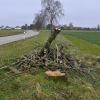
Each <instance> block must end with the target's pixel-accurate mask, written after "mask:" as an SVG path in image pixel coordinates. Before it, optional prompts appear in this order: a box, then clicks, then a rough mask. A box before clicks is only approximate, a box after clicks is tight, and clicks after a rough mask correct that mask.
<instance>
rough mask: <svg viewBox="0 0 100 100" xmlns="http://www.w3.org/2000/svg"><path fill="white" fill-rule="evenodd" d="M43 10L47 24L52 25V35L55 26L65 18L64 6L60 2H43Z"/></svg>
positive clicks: (46, 0)
mask: <svg viewBox="0 0 100 100" xmlns="http://www.w3.org/2000/svg"><path fill="white" fill-rule="evenodd" d="M41 4H42V9H43V12H44V14H45V17H46V22H47V23H48V24H50V25H51V27H50V28H51V33H52V32H53V25H54V23H55V22H57V21H58V18H60V17H61V16H63V15H64V14H63V8H62V4H61V2H60V1H58V0H42V2H41Z"/></svg>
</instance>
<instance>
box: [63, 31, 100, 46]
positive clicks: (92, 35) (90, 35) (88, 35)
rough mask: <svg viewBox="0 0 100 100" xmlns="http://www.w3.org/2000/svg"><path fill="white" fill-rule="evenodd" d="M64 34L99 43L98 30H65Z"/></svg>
mask: <svg viewBox="0 0 100 100" xmlns="http://www.w3.org/2000/svg"><path fill="white" fill-rule="evenodd" d="M65 32H66V34H68V35H71V36H74V37H76V38H80V39H82V40H86V41H88V42H91V43H93V44H98V45H100V32H93V31H87V32H85V31H65Z"/></svg>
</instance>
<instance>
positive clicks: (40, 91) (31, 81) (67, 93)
mask: <svg viewBox="0 0 100 100" xmlns="http://www.w3.org/2000/svg"><path fill="white" fill-rule="evenodd" d="M68 36H69V37H68ZM48 37H49V32H48V31H41V32H40V34H39V35H38V36H35V37H33V38H30V39H27V40H21V41H18V42H14V43H11V44H7V45H3V46H0V64H1V67H2V66H3V65H9V64H11V63H13V61H14V59H16V58H19V57H21V56H23V55H26V54H29V53H32V51H33V50H34V49H35V48H37V47H39V46H40V47H41V46H43V44H44V43H45V42H46V40H47V39H48ZM59 40H60V41H59ZM72 40H74V38H71V37H70V35H65V34H64V35H63V34H60V35H59V36H58V37H57V39H56V40H55V41H54V42H53V45H52V46H55V44H56V43H58V42H59V43H61V44H62V43H64V44H65V45H64V46H67V43H68V42H72V43H73V44H74V41H76V38H75V40H74V41H72ZM77 41H79V40H77ZM81 43H83V41H81ZM86 43H87V42H86ZM75 44H76V43H75ZM88 45H90V44H88ZM88 45H87V46H88ZM75 46H76V45H75ZM93 47H94V46H92V48H93ZM82 48H84V47H82ZM73 49H75V48H74V47H73ZM80 50H81V49H80ZM84 50H85V49H83V50H82V52H81V53H82V54H84V52H85V51H84ZM89 50H90V48H89ZM93 52H94V51H93ZM89 53H90V52H89ZM97 53H99V52H97ZM93 74H94V73H93ZM75 75H76V76H77V74H75V72H73V73H72V74H71V75H68V77H69V78H68V82H67V81H62V80H58V81H55V80H50V79H48V78H46V75H45V71H44V70H42V69H40V71H39V72H37V73H35V74H33V75H32V74H28V73H22V74H20V75H15V74H14V73H9V70H7V69H5V70H4V69H2V70H0V100H40V98H43V100H68V99H70V100H80V98H81V100H86V99H87V98H88V100H99V98H100V96H99V95H100V82H99V81H97V83H96V84H95V86H94V87H93V86H92V83H91V82H90V81H89V80H88V79H85V78H83V77H81V76H79V77H78V78H76V77H75ZM94 75H96V77H97V79H99V75H100V73H99V71H98V73H96V74H94ZM44 83H45V84H44ZM39 97H40V98H39Z"/></svg>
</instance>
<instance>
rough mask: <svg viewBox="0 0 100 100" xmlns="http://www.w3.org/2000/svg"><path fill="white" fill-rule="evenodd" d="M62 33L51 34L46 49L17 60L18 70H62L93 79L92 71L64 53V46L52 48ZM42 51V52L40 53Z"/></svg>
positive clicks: (32, 71) (57, 31)
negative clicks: (54, 41)
mask: <svg viewBox="0 0 100 100" xmlns="http://www.w3.org/2000/svg"><path fill="white" fill-rule="evenodd" d="M59 33H60V30H59V29H55V30H54V34H51V36H50V38H49V39H48V40H47V42H46V43H45V45H44V47H42V48H41V49H38V47H37V50H36V52H33V53H32V54H30V55H25V56H24V57H22V58H20V59H17V61H16V62H15V63H14V65H15V66H16V68H17V69H18V70H20V71H24V72H29V73H34V72H37V71H38V70H39V69H41V68H42V69H45V70H51V71H55V70H60V71H61V72H64V73H66V74H68V73H69V72H70V71H71V72H72V71H74V72H77V73H78V75H82V76H87V75H89V77H91V78H93V77H92V76H91V75H90V72H91V69H89V68H88V67H87V66H86V65H85V64H84V63H81V62H80V61H79V60H77V59H76V58H75V57H74V56H72V55H71V54H68V53H66V52H64V46H63V45H60V46H58V45H56V47H55V48H51V47H50V45H51V43H52V41H53V40H55V38H56V36H57V35H58V34H59ZM39 50H40V51H39Z"/></svg>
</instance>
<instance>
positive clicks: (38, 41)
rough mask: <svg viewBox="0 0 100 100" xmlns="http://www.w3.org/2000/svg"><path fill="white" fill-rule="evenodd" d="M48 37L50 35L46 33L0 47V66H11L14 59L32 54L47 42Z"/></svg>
mask: <svg viewBox="0 0 100 100" xmlns="http://www.w3.org/2000/svg"><path fill="white" fill-rule="evenodd" d="M48 35H49V34H47V33H46V32H44V33H41V34H40V35H39V36H35V37H33V38H30V39H27V40H21V41H18V42H14V43H11V44H6V45H2V46H0V66H2V65H5V64H6V65H7V64H10V63H12V62H13V60H14V59H16V58H19V57H21V56H23V55H25V54H28V53H31V52H32V51H33V49H34V48H35V47H36V46H38V45H43V43H44V42H45V41H46V40H47V38H48Z"/></svg>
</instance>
